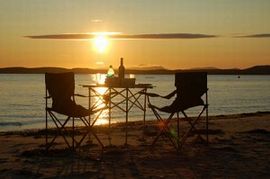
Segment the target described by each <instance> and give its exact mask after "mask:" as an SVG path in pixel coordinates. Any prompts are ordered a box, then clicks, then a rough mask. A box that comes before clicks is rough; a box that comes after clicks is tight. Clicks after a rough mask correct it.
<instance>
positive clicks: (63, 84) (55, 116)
mask: <svg viewBox="0 0 270 179" xmlns="http://www.w3.org/2000/svg"><path fill="white" fill-rule="evenodd" d="M45 84H46V97H45V99H46V108H45V109H46V150H48V149H49V148H50V147H51V146H52V145H53V144H54V143H55V141H56V138H57V137H58V136H62V138H63V140H64V142H65V143H66V145H67V146H68V148H70V149H72V150H75V149H76V148H78V147H80V145H81V144H82V142H83V141H84V139H86V136H87V135H88V134H89V135H90V134H92V135H93V136H94V137H95V138H96V140H97V141H98V143H99V144H100V146H101V147H102V148H103V147H104V146H103V144H102V142H101V140H100V139H99V138H98V136H97V135H96V133H95V131H94V130H93V126H94V124H95V122H96V120H97V119H98V117H99V116H100V114H101V113H102V111H103V109H104V108H100V109H86V108H84V107H83V106H81V105H78V104H76V102H75V97H74V96H83V95H77V94H75V93H74V90H75V80H74V73H72V72H68V73H46V74H45ZM84 97H87V96H84ZM49 99H51V100H49ZM49 102H50V103H51V107H48V104H49ZM93 113H97V115H96V117H95V118H94V120H92V121H90V118H89V120H88V119H87V116H90V114H93ZM48 116H50V118H51V119H52V122H53V124H54V125H55V127H56V131H55V132H53V133H52V134H53V137H52V139H51V140H50V141H48V140H49V139H48V132H49V130H48ZM63 116H66V118H65V119H63ZM75 119H79V121H81V124H83V127H81V128H80V130H78V131H76V130H75ZM70 122H72V124H71V125H69V123H70ZM75 132H77V133H78V134H80V135H79V140H78V139H75ZM70 136H71V141H70ZM77 138H78V137H77ZM68 139H69V140H68Z"/></svg>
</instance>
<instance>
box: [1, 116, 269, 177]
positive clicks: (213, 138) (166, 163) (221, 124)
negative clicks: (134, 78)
mask: <svg viewBox="0 0 270 179" xmlns="http://www.w3.org/2000/svg"><path fill="white" fill-rule="evenodd" d="M181 124H182V123H181ZM183 124H184V121H183ZM154 125H155V121H149V122H147V127H146V129H143V128H142V122H131V123H129V126H128V129H129V132H128V145H124V142H125V125H124V124H123V123H118V124H114V125H113V126H112V130H111V138H112V140H111V144H112V145H108V144H109V143H108V136H107V134H108V133H107V131H106V127H104V126H103V127H102V126H99V127H97V128H96V132H97V133H98V135H99V137H100V139H101V141H102V142H103V143H104V145H105V146H106V147H105V149H104V151H103V152H101V149H100V146H98V145H97V144H96V141H94V143H86V145H85V146H83V147H82V148H81V149H80V150H78V151H77V152H76V153H73V154H72V153H71V152H70V151H69V150H66V149H64V148H63V146H62V145H61V144H60V141H61V138H59V139H60V141H59V142H57V145H56V146H55V148H53V149H51V150H50V152H49V153H44V142H45V138H44V133H43V134H42V133H39V132H40V131H38V130H31V131H24V132H20V133H17V132H13V133H12V132H10V133H8V132H5V133H0V141H1V148H0V162H1V163H0V177H1V178H20V177H24V178H29V177H30V178H52V177H60V178H61V177H71V178H224V177H225V178H239V177H240V178H267V177H269V175H270V166H269V162H270V157H269V156H270V151H269V147H270V112H257V113H243V114H234V115H219V116H211V117H210V121H209V129H210V130H209V140H210V143H209V145H206V144H205V143H202V142H200V141H198V140H197V138H196V137H191V138H190V140H188V141H187V143H186V144H185V145H184V146H183V148H182V149H181V151H180V152H179V153H178V152H176V151H175V150H174V148H173V147H172V146H171V145H169V143H168V141H166V140H164V141H163V140H161V141H158V142H157V145H156V146H155V147H154V148H150V147H149V145H150V144H151V143H152V141H153V138H154V137H155V135H156V131H154V130H153V126H154ZM181 127H183V128H181V129H183V130H184V129H185V125H181ZM52 134H53V133H52ZM142 136H143V138H142Z"/></svg>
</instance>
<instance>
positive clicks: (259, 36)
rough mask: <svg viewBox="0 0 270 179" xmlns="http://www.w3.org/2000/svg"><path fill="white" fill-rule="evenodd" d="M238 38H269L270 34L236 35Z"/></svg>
mask: <svg viewBox="0 0 270 179" xmlns="http://www.w3.org/2000/svg"><path fill="white" fill-rule="evenodd" d="M236 37H238V38H269V37H270V34H251V35H244V36H236Z"/></svg>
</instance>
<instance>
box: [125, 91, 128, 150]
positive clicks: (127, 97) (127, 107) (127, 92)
mask: <svg viewBox="0 0 270 179" xmlns="http://www.w3.org/2000/svg"><path fill="white" fill-rule="evenodd" d="M127 137H128V88H126V141H125V145H127V144H128V143H127Z"/></svg>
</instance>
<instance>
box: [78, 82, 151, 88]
mask: <svg viewBox="0 0 270 179" xmlns="http://www.w3.org/2000/svg"><path fill="white" fill-rule="evenodd" d="M81 86H82V87H84V88H97V87H104V88H153V85H152V84H142V83H139V84H135V85H134V86H119V85H117V86H116V85H107V84H85V85H81Z"/></svg>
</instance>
